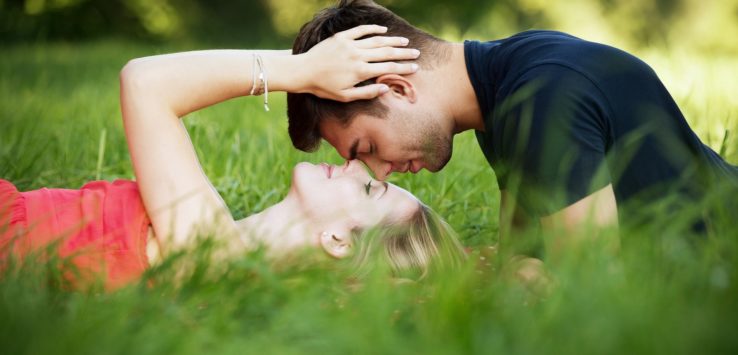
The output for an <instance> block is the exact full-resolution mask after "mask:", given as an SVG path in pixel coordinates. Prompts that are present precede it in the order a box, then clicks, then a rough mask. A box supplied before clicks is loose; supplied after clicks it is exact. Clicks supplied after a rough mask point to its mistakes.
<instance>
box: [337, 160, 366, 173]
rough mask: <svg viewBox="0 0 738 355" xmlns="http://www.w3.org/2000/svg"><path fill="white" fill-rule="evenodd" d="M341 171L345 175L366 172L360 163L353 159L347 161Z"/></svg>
mask: <svg viewBox="0 0 738 355" xmlns="http://www.w3.org/2000/svg"><path fill="white" fill-rule="evenodd" d="M343 171H344V172H345V173H346V174H356V173H365V172H366V170H365V169H364V166H363V165H362V164H361V162H360V161H358V160H356V159H354V160H347V161H346V165H345V166H344V169H343Z"/></svg>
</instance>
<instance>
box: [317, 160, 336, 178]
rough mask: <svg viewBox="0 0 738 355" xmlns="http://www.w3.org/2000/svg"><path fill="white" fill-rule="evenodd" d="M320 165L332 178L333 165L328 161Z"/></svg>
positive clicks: (326, 174)
mask: <svg viewBox="0 0 738 355" xmlns="http://www.w3.org/2000/svg"><path fill="white" fill-rule="evenodd" d="M320 166H321V167H322V168H323V170H324V171H325V176H326V177H328V178H329V179H330V178H331V175H333V166H331V165H328V164H326V163H323V164H320Z"/></svg>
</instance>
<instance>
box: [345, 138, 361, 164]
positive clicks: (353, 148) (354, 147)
mask: <svg viewBox="0 0 738 355" xmlns="http://www.w3.org/2000/svg"><path fill="white" fill-rule="evenodd" d="M357 149H359V140H358V139H356V140H354V143H353V144H351V148H349V158H348V160H354V159H356V150H357Z"/></svg>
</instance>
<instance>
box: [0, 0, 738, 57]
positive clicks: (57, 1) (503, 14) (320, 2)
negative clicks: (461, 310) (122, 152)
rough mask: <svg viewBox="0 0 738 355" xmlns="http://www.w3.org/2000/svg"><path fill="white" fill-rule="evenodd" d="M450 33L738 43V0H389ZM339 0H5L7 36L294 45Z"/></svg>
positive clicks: (1, 20) (386, 1)
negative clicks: (542, 32)
mask: <svg viewBox="0 0 738 355" xmlns="http://www.w3.org/2000/svg"><path fill="white" fill-rule="evenodd" d="M378 2H379V3H380V4H382V5H384V6H386V7H388V8H390V9H392V10H393V11H395V12H397V13H398V14H400V15H401V16H403V17H405V18H406V19H408V20H409V21H410V22H411V23H413V24H416V25H418V26H420V27H421V28H425V29H427V30H429V31H431V32H433V33H436V34H439V35H441V36H442V37H444V38H447V39H453V40H458V39H461V38H465V37H467V38H480V39H492V38H497V37H501V36H506V35H509V34H512V33H515V32H517V31H521V30H525V29H529V28H553V29H562V30H565V31H569V32H573V33H575V34H578V35H582V36H585V35H586V36H588V37H589V38H593V39H596V40H597V39H599V40H603V41H608V42H615V43H616V44H619V45H625V46H628V47H634V46H662V45H664V44H666V43H669V44H675V43H676V44H677V45H683V46H686V47H690V48H693V49H694V50H699V51H702V50H709V51H716V50H717V51H728V52H731V53H738V40H735V38H738V0H706V1H704V0H558V1H548V0H484V1H474V0H455V1H448V0H379V1H378ZM333 3H335V1H333V0H240V1H239V0H231V1H229V0H0V40H2V41H3V42H5V43H7V42H21V41H37V40H58V39H63V40H77V39H85V38H90V37H96V36H109V35H115V36H124V37H134V38H139V39H140V38H143V39H154V40H199V41H207V42H210V43H232V44H245V45H256V44H267V43H268V44H279V45H289V43H290V42H291V40H290V39H291V37H292V36H293V35H294V34H295V33H296V32H297V31H298V30H299V28H300V26H301V24H302V23H304V22H305V21H307V20H309V19H310V18H311V16H312V15H313V14H314V13H315V12H316V11H318V10H319V9H321V8H323V7H326V6H329V5H331V4H333Z"/></svg>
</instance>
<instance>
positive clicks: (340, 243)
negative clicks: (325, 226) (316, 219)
mask: <svg viewBox="0 0 738 355" xmlns="http://www.w3.org/2000/svg"><path fill="white" fill-rule="evenodd" d="M351 239H352V238H351V233H350V232H342V233H332V232H328V231H325V232H323V233H321V234H320V245H321V246H322V247H323V250H325V252H326V253H328V255H330V256H332V257H334V258H336V259H343V258H345V257H347V256H349V255H351V252H352V249H353V241H352V240H351Z"/></svg>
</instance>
